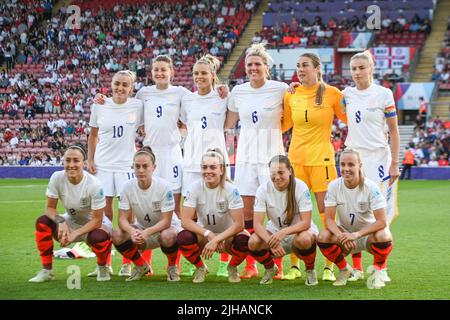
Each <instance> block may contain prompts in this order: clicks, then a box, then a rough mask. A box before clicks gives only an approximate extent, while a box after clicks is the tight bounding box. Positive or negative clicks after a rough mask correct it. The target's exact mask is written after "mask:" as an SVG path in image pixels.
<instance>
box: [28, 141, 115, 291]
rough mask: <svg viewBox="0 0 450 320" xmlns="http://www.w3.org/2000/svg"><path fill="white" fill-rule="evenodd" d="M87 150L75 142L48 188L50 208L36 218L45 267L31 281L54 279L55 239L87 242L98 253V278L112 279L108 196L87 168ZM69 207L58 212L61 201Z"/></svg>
mask: <svg viewBox="0 0 450 320" xmlns="http://www.w3.org/2000/svg"><path fill="white" fill-rule="evenodd" d="M85 161H86V151H85V150H84V148H83V147H82V146H81V145H77V144H75V145H71V146H69V147H68V148H67V150H66V152H65V153H64V170H63V171H57V172H55V173H54V174H53V175H52V176H51V178H50V181H49V183H48V187H47V207H46V210H45V213H44V215H42V216H40V217H39V218H38V219H37V221H36V232H35V235H36V243H37V247H38V250H39V254H40V256H41V262H42V266H43V269H42V270H41V271H39V272H38V274H37V275H36V276H35V277H34V278H31V279H30V280H29V281H30V282H45V281H50V280H53V278H54V274H53V269H52V264H53V239H55V240H57V241H58V242H59V243H60V244H61V246H68V245H69V244H71V243H74V242H80V241H86V243H87V244H88V245H89V246H90V247H91V249H92V251H93V252H94V253H95V255H96V256H97V265H98V272H97V281H108V280H111V277H110V275H109V272H108V269H107V267H106V260H107V257H108V254H109V252H110V251H111V231H112V224H111V221H110V220H109V219H108V218H106V216H104V215H103V209H104V208H105V205H106V202H105V196H104V194H103V189H102V187H101V184H100V181H99V180H98V179H97V178H96V177H94V176H92V175H90V174H89V173H87V172H85V171H84V170H83V167H84V163H85ZM59 199H60V200H61V201H62V203H63V206H64V208H65V210H66V213H65V214H64V215H59V214H58V211H57V209H56V208H57V204H58V200H59Z"/></svg>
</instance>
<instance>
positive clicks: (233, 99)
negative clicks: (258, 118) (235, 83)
mask: <svg viewBox="0 0 450 320" xmlns="http://www.w3.org/2000/svg"><path fill="white" fill-rule="evenodd" d="M228 110H230V111H232V112H239V109H238V108H237V107H236V89H235V88H233V90H231V93H230V97H229V99H228Z"/></svg>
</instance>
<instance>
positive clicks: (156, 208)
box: [152, 201, 161, 211]
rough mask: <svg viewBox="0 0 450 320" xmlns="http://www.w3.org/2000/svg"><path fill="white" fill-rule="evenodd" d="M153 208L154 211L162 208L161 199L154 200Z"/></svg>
mask: <svg viewBox="0 0 450 320" xmlns="http://www.w3.org/2000/svg"><path fill="white" fill-rule="evenodd" d="M152 209H153V211H159V210H161V201H152Z"/></svg>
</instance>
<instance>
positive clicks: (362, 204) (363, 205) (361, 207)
mask: <svg viewBox="0 0 450 320" xmlns="http://www.w3.org/2000/svg"><path fill="white" fill-rule="evenodd" d="M368 208H369V204H368V203H367V202H358V210H359V211H367V209H368Z"/></svg>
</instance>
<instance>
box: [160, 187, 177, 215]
mask: <svg viewBox="0 0 450 320" xmlns="http://www.w3.org/2000/svg"><path fill="white" fill-rule="evenodd" d="M173 210H175V200H174V198H173V191H172V188H171V187H170V185H167V187H166V188H165V191H164V199H163V200H162V202H161V211H162V212H168V211H170V212H173Z"/></svg>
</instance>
